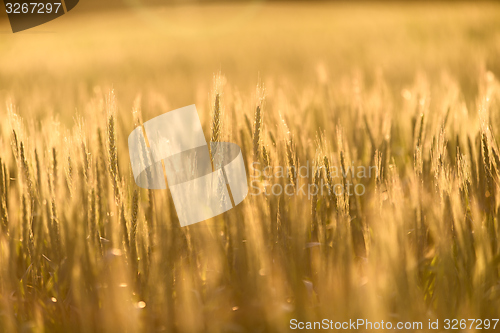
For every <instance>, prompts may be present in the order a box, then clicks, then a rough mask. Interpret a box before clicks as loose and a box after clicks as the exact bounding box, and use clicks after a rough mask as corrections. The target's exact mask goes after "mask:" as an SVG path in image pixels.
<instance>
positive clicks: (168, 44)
mask: <svg viewBox="0 0 500 333" xmlns="http://www.w3.org/2000/svg"><path fill="white" fill-rule="evenodd" d="M104 3H105V4H104ZM2 7H3V6H2ZM0 17H3V18H4V19H3V20H2V21H1V22H0V36H1V38H0V95H2V96H0V98H1V97H4V95H7V94H11V95H13V96H14V97H15V95H16V93H17V92H19V91H21V90H22V92H23V95H24V96H26V95H25V94H26V93H28V92H29V93H30V94H32V95H33V96H36V97H37V98H35V100H38V101H40V103H42V104H41V105H38V106H36V105H33V106H32V107H31V108H30V111H29V112H33V113H37V114H38V113H40V112H42V113H44V112H46V111H47V110H46V109H45V108H47V106H45V105H44V104H43V101H44V99H46V100H49V99H50V100H52V101H58V102H57V103H58V104H57V105H54V106H53V107H55V108H57V109H56V111H57V110H59V111H61V110H62V109H66V110H74V109H75V107H76V105H77V104H78V102H79V101H83V100H86V99H87V98H88V96H89V95H92V94H93V89H94V88H95V86H96V85H100V86H107V87H110V86H113V87H114V88H115V89H116V90H117V92H118V93H119V94H120V95H121V96H122V97H123V98H121V99H120V100H121V102H120V103H125V104H124V105H122V106H123V107H130V106H131V103H132V100H133V99H134V97H135V96H136V95H137V94H138V93H140V92H141V91H149V92H150V93H151V92H152V91H157V92H158V93H159V94H163V95H164V96H165V98H166V99H167V100H168V101H169V103H171V104H172V105H171V106H172V107H173V108H175V107H179V106H183V105H187V104H191V103H192V102H193V101H196V99H197V98H199V96H203V97H206V94H207V93H208V89H209V88H210V85H211V80H212V79H211V78H212V75H213V74H214V73H216V72H218V71H222V72H223V73H224V75H225V76H226V77H227V79H228V81H229V82H231V83H232V84H235V85H236V86H238V87H239V88H240V89H242V90H243V91H245V89H251V91H253V89H254V87H255V84H256V83H257V80H258V77H259V76H260V77H261V78H262V79H263V80H264V81H266V80H270V81H272V82H280V84H285V83H286V81H287V80H289V79H292V80H293V81H294V82H296V84H294V87H295V88H296V89H300V88H301V87H303V86H306V85H307V84H310V83H311V82H317V79H318V76H317V68H318V66H320V67H321V68H323V69H324V71H325V74H327V75H328V79H329V80H332V83H335V82H337V81H339V80H342V78H343V77H345V76H346V75H351V74H352V73H353V72H356V71H358V72H360V73H363V80H365V81H366V83H367V84H370V82H373V79H374V77H375V76H376V75H377V73H379V74H383V75H384V77H385V79H386V80H387V82H388V83H389V84H388V86H389V87H390V89H393V90H394V91H395V92H396V93H399V92H400V90H401V89H402V88H403V87H404V86H405V85H408V84H409V83H411V82H412V80H413V79H414V77H415V74H416V73H418V72H419V71H424V72H426V73H427V74H428V75H430V76H431V78H432V79H436V78H439V77H440V76H441V75H442V74H443V73H445V72H453V73H455V76H457V79H458V81H459V82H460V85H461V88H462V90H463V92H464V94H465V95H466V97H467V100H468V101H469V102H470V101H473V99H474V94H475V93H476V92H477V80H476V78H477V73H478V70H479V69H480V68H481V67H484V68H488V69H489V70H490V71H492V72H493V73H494V74H497V75H498V74H500V61H499V59H500V58H499V57H498V54H499V52H500V6H499V4H498V3H493V2H491V3H490V2H470V3H469V2H454V1H448V2H432V1H428V2H414V1H400V2H396V1H388V2H370V1H367V2H337V1H334V2H331V1H320V2H306V1H303V2H302V1H293V2H282V1H236V2H229V1H228V2H219V1H198V2H194V1H155V0H151V1H132V0H130V1H118V0H112V1H106V2H103V1H97V0H85V1H80V3H79V5H78V6H77V7H76V8H75V9H74V10H73V11H71V12H69V13H68V14H66V15H64V16H63V17H61V18H59V19H57V20H54V21H51V22H49V23H47V24H44V25H42V26H39V27H36V28H33V29H29V30H27V31H23V32H19V33H16V34H13V33H12V32H11V30H10V27H9V25H8V21H6V20H5V18H6V15H5V14H4V13H3V10H2V14H1V15H0ZM48 82H50V85H51V86H52V87H54V89H51V91H50V92H47V91H44V92H43V93H42V92H40V91H37V89H39V88H37V87H41V86H44V84H45V85H46V84H48ZM159 87H161V89H160V88H159ZM176 87H183V89H181V91H178V89H174V90H173V91H175V93H174V94H169V90H170V89H169V88H176ZM41 94H42V95H44V96H45V97H44V96H41V97H40V96H37V95H41ZM47 94H49V95H52V96H48V95H47ZM197 96H198V97H197ZM38 97H40V98H38ZM144 97H145V98H146V99H147V96H144ZM59 113H61V114H62V116H63V118H64V114H72V112H69V113H67V112H59ZM69 120H71V119H69Z"/></svg>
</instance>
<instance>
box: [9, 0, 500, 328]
mask: <svg viewBox="0 0 500 333" xmlns="http://www.w3.org/2000/svg"><path fill="white" fill-rule="evenodd" d="M95 3H96V2H91V1H89V2H85V1H81V3H80V4H79V5H78V6H77V7H76V8H75V9H74V10H73V11H71V12H70V13H68V14H67V15H64V16H63V17H61V18H59V19H57V20H54V21H52V22H50V23H47V24H45V25H42V26H40V27H36V28H33V29H30V30H27V31H25V32H20V33H16V34H12V32H11V30H10V27H9V25H8V22H7V21H6V17H3V16H2V15H0V115H1V119H2V121H1V123H0V158H1V161H0V165H1V168H0V171H1V172H0V173H1V176H0V222H1V223H0V224H1V228H0V331H1V332H16V331H20V332H245V331H251V332H287V331H289V330H290V324H289V322H290V319H292V318H296V319H298V320H299V321H319V320H322V319H324V318H328V319H331V320H334V321H345V320H349V319H353V320H356V319H358V318H362V319H368V320H371V321H382V320H384V321H385V322H387V321H391V322H393V323H397V322H406V321H411V322H414V321H415V322H416V321H421V322H423V323H424V328H425V327H426V326H425V325H427V323H428V320H429V319H431V320H436V319H439V320H440V322H441V324H442V320H444V319H446V318H448V319H453V318H458V319H473V318H474V319H476V318H477V319H495V318H499V316H500V310H499V309H500V279H499V272H500V251H499V250H500V245H499V238H500V226H499V220H500V193H499V192H498V190H499V189H500V141H499V140H500V81H499V78H500V4H495V3H488V2H485V3H463V2H457V3H455V2H453V1H451V2H431V1H429V2H424V3H418V2H409V3H406V2H387V3H386V2H381V3H379V2H361V3H357V2H355V3H344V2H314V3H311V4H308V3H306V2H290V3H288V2H267V1H250V2H238V3H237V4H231V3H210V4H195V3H191V4H188V5H182V4H180V3H174V4H171V5H168V6H140V5H138V4H137V3H135V2H134V6H132V5H130V6H114V7H113V8H103V6H100V7H99V8H97V7H96V8H97V9H96V8H93V7H92V6H93V4H95ZM130 3H132V2H130ZM0 8H1V9H2V11H3V7H1V6H0ZM4 16H5V15H4ZM190 104H196V106H197V109H198V112H199V114H200V119H201V121H202V124H203V127H204V131H205V135H206V138H207V141H208V140H211V139H217V140H221V141H230V142H234V143H237V144H238V145H239V146H240V147H241V148H242V151H243V154H244V159H245V162H246V167H247V173H248V175H249V182H250V181H251V180H254V181H255V182H254V183H253V184H254V185H255V186H258V187H261V188H264V187H266V186H267V184H269V183H270V184H281V185H282V186H285V185H287V184H290V183H294V184H297V182H296V181H297V179H295V177H294V175H293V174H290V175H287V176H286V177H283V178H280V179H266V178H265V177H260V178H257V179H255V178H250V176H251V175H252V174H251V171H252V170H251V165H252V163H254V162H258V163H259V165H260V168H261V169H262V168H264V167H265V166H271V167H276V166H283V167H292V166H293V167H296V168H298V167H300V166H301V165H306V164H307V163H309V165H310V166H315V167H321V168H320V169H319V170H323V171H320V172H318V173H312V174H311V173H310V174H309V175H308V177H307V178H301V179H299V185H301V184H304V183H306V184H315V183H321V182H324V183H329V184H331V183H333V184H345V183H346V182H347V181H350V182H354V183H359V184H362V185H363V186H365V188H366V193H365V194H364V195H362V196H346V195H338V196H336V195H330V194H328V193H323V194H319V195H313V196H312V197H309V198H308V197H307V195H305V196H304V195H301V194H299V195H294V196H287V195H284V194H281V195H270V196H266V195H260V196H252V195H249V196H248V197H247V199H246V200H245V201H244V202H243V203H241V204H240V205H238V206H237V207H236V208H235V209H233V210H231V211H229V212H227V213H225V214H223V215H220V216H218V217H215V218H213V219H211V220H209V221H206V222H201V223H198V224H195V225H192V226H189V227H184V228H181V227H180V226H179V222H178V220H177V217H176V212H175V209H174V206H173V202H172V199H171V196H170V193H169V192H168V190H164V191H161V190H144V189H140V188H138V187H137V186H136V185H135V183H134V180H133V177H132V171H131V167H130V161H129V155H128V148H127V137H128V135H129V133H130V132H131V131H132V130H133V129H134V128H135V127H136V126H138V125H140V124H141V123H142V122H144V121H147V120H149V119H151V118H153V117H155V116H157V115H160V114H162V113H165V112H167V111H170V110H174V109H177V108H179V107H183V106H186V105H190ZM352 165H355V166H365V167H369V166H373V165H376V166H378V167H380V170H381V172H380V174H378V175H374V176H373V177H371V178H356V177H352V175H347V176H346V177H343V176H342V175H341V174H339V175H338V177H330V176H329V174H328V173H327V172H324V171H325V170H332V169H333V168H334V167H337V168H340V167H341V166H352ZM253 175H254V176H255V174H253ZM295 186H297V185H295ZM267 188H268V189H269V186H267ZM251 191H252V189H251ZM254 192H255V191H254ZM475 327H476V325H474V327H473V328H472V329H469V325H467V329H466V330H464V331H467V332H475V331H476V329H475ZM490 329H491V328H490ZM496 329H497V330H498V329H500V324H499V325H498V326H497V328H496ZM360 331H363V330H360ZM368 331H369V330H368ZM410 331H411V330H410ZM423 331H425V329H424V330H423Z"/></svg>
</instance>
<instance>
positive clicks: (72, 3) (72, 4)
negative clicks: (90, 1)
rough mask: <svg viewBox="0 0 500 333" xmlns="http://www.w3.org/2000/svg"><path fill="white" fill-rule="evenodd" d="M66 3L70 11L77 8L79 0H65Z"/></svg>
mask: <svg viewBox="0 0 500 333" xmlns="http://www.w3.org/2000/svg"><path fill="white" fill-rule="evenodd" d="M63 1H64V2H65V3H66V10H67V11H68V12H69V11H70V10H72V9H73V8H75V6H76V4H77V3H78V0H63Z"/></svg>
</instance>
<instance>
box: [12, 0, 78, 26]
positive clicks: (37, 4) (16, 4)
mask: <svg viewBox="0 0 500 333" xmlns="http://www.w3.org/2000/svg"><path fill="white" fill-rule="evenodd" d="M78 1H79V0H24V1H20V0H3V2H4V5H5V11H6V13H7V16H8V17H9V21H10V26H11V27H12V32H19V31H23V30H26V29H30V28H33V27H36V26H38V25H41V24H44V23H47V22H49V21H52V20H53V19H56V18H58V17H60V16H62V15H64V14H65V13H66V12H68V11H70V10H71V9H73V8H75V6H76V5H77V4H78ZM65 7H66V8H65Z"/></svg>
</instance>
